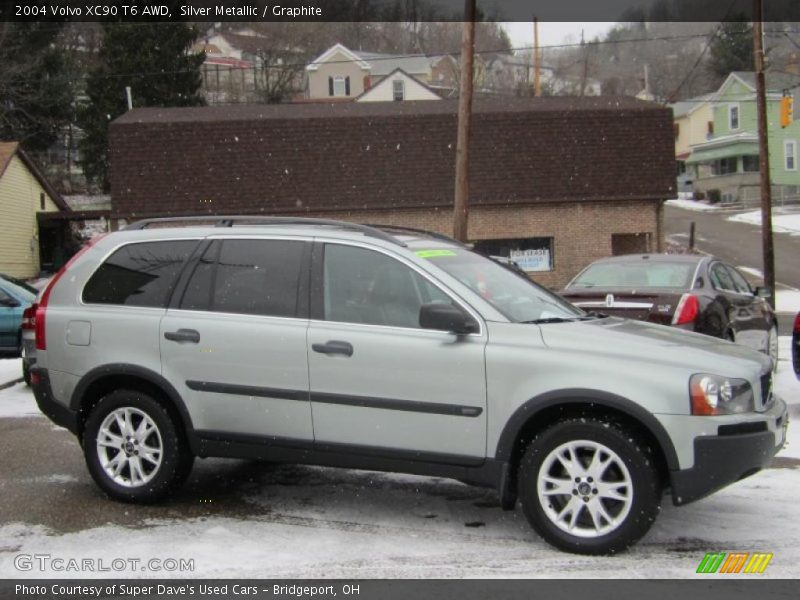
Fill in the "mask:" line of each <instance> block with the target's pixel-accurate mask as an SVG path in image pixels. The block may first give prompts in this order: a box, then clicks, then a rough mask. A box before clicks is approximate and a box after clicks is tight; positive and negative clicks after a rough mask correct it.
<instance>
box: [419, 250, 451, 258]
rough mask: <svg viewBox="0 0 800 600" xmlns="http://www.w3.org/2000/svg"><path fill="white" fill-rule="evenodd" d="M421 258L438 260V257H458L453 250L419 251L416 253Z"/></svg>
mask: <svg viewBox="0 0 800 600" xmlns="http://www.w3.org/2000/svg"><path fill="white" fill-rule="evenodd" d="M414 254H416V255H417V256H419V257H420V258H436V257H437V256H458V255H457V254H456V253H455V252H453V251H452V250H417V251H416V252H414Z"/></svg>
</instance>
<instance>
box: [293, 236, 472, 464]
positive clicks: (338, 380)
mask: <svg viewBox="0 0 800 600" xmlns="http://www.w3.org/2000/svg"><path fill="white" fill-rule="evenodd" d="M312 281H313V282H314V283H313V284H312V317H313V318H312V321H311V325H310V327H309V332H308V356H309V366H310V373H311V402H312V410H313V417H314V436H315V444H316V445H317V446H318V447H320V448H325V449H330V448H333V449H335V448H337V447H338V448H344V449H348V450H351V451H355V452H371V453H377V454H381V455H385V456H389V457H411V458H415V459H418V460H424V461H439V462H451V463H453V464H475V463H479V462H481V461H482V460H483V459H484V457H485V456H486V374H485V361H484V348H485V345H486V341H487V335H486V329H485V326H482V327H481V332H480V333H478V334H473V335H465V336H456V335H453V334H450V333H447V332H444V331H432V330H428V329H422V328H421V327H420V326H419V311H420V307H421V305H422V304H424V303H430V302H444V303H449V302H455V303H456V305H459V303H458V302H457V301H456V300H454V299H453V298H452V297H451V296H450V295H449V294H448V293H447V292H445V291H443V290H442V289H441V288H440V287H438V286H437V285H436V284H435V283H434V282H432V281H431V280H429V279H428V278H427V277H426V276H424V275H423V274H422V272H420V271H418V270H417V269H416V268H414V267H413V266H412V265H411V264H410V263H406V262H405V261H402V260H400V259H398V258H397V257H394V256H391V255H388V254H386V253H384V252H380V251H377V250H375V249H370V248H366V247H361V246H358V245H347V244H340V243H328V244H321V243H318V244H317V245H316V246H315V251H314V266H313V276H312ZM459 306H461V308H462V309H463V310H465V311H466V312H470V311H469V310H467V309H466V307H464V305H463V304H461V305H459ZM471 314H472V316H473V317H474V318H475V320H476V321H478V322H479V323H480V322H481V321H480V319H479V318H478V317H477V315H475V314H474V313H471Z"/></svg>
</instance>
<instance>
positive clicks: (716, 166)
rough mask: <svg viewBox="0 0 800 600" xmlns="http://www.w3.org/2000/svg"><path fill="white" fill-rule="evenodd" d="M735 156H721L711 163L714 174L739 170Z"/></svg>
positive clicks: (725, 173)
mask: <svg viewBox="0 0 800 600" xmlns="http://www.w3.org/2000/svg"><path fill="white" fill-rule="evenodd" d="M737 162H738V161H737V160H736V157H735V156H730V157H728V158H721V159H719V160H715V161H714V162H712V163H711V174H712V175H731V174H733V173H736V171H737V164H736V163H737Z"/></svg>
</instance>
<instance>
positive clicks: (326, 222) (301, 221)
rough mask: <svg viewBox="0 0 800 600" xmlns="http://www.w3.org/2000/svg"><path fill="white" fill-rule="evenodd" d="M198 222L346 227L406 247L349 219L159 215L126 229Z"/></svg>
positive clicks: (232, 224)
mask: <svg viewBox="0 0 800 600" xmlns="http://www.w3.org/2000/svg"><path fill="white" fill-rule="evenodd" d="M187 222H188V223H197V222H206V223H208V222H212V223H214V226H215V227H233V226H234V225H235V224H236V223H242V222H251V223H253V224H255V225H322V226H326V227H338V228H339V229H346V230H349V231H357V232H360V233H363V234H364V235H366V236H369V237H373V238H377V239H379V240H383V241H384V242H391V243H392V244H396V245H398V246H403V247H404V248H405V247H406V244H405V243H403V242H401V241H400V240H398V239H397V238H396V237H394V236H393V235H390V234H388V233H386V232H385V231H381V230H380V229H378V228H377V227H373V226H371V225H361V224H359V223H350V222H348V221H337V220H335V219H314V218H307V217H264V216H259V215H234V216H218V215H208V216H191V217H158V218H153V219H142V220H141V221H136V222H134V223H131V224H130V225H128V226H127V227H125V229H126V230H132V231H133V230H141V229H147V228H148V226H150V225H161V224H165V223H187Z"/></svg>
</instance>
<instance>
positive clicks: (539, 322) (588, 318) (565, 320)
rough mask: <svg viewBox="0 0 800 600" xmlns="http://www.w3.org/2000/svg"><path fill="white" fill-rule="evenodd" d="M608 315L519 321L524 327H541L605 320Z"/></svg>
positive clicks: (589, 314) (592, 314)
mask: <svg viewBox="0 0 800 600" xmlns="http://www.w3.org/2000/svg"><path fill="white" fill-rule="evenodd" d="M606 318H608V315H604V314H603V313H599V312H590V313H586V316H583V317H545V318H543V319H531V320H530V321H520V323H523V324H525V325H542V324H545V323H572V322H573V321H591V320H593V319H606Z"/></svg>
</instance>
